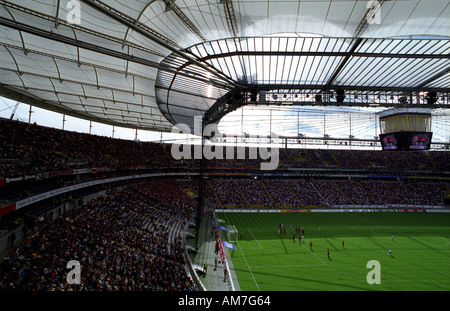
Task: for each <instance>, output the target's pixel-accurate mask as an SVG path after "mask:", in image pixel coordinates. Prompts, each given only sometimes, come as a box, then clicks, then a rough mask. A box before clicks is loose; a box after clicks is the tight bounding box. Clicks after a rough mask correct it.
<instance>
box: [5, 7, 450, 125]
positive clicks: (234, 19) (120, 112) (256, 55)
mask: <svg viewBox="0 0 450 311" xmlns="http://www.w3.org/2000/svg"><path fill="white" fill-rule="evenodd" d="M0 4H1V5H0V55H1V60H2V61H1V63H0V95H2V96H5V97H8V98H11V99H15V100H18V101H21V102H24V103H29V104H32V105H34V106H38V107H41V108H45V109H49V110H52V111H57V112H61V113H65V114H67V115H72V116H76V117H81V118H84V119H89V120H92V121H97V122H102V123H107V124H111V125H116V126H124V127H131V128H137V129H148V130H159V131H170V130H171V128H172V125H173V124H176V123H185V124H188V125H189V126H192V125H193V117H194V116H196V115H204V114H205V113H207V116H208V117H209V118H210V119H209V121H210V122H215V121H218V120H219V119H220V118H221V117H223V115H224V114H226V113H228V112H229V111H232V110H235V109H237V108H238V107H240V106H242V105H244V104H248V105H250V104H258V105H261V104H263V105H264V104H265V105H268V104H277V105H279V104H290V105H314V104H320V105H346V106H370V105H374V104H376V105H380V106H382V107H390V106H396V105H397V104H398V103H402V101H401V100H400V99H402V98H406V101H405V102H403V104H405V103H407V104H429V103H430V102H428V101H427V99H428V98H429V96H428V93H430V94H433V98H434V104H435V105H437V106H440V107H442V106H444V107H445V105H449V104H450V103H449V101H448V94H449V92H450V4H449V2H448V0H397V1H383V0H379V1H356V0H334V1H327V0H317V1H311V0H307V1H303V0H300V1H282V0H280V1H269V0H267V1H254V0H213V1H211V0H209V1H208V0H195V1H194V0H137V1H130V0H116V1H112V0H103V1H96V0H39V1H38V0H26V1H25V0H23V1H4V0H0ZM340 92H341V93H340ZM280 94H281V96H280ZM318 94H320V95H321V100H317V98H316V97H315V95H318ZM340 94H345V95H346V96H345V98H344V100H339V99H338V96H337V95H340ZM256 95H258V97H255V96H256ZM278 96H280V97H279V99H277V100H275V98H277V97H278ZM269 97H270V98H269ZM279 100H281V101H279ZM283 101H284V102H283ZM437 106H436V107H437Z"/></svg>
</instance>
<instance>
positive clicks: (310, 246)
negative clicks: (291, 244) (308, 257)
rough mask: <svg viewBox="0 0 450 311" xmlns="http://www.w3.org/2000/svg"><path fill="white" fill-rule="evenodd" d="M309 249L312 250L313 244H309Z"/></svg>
mask: <svg viewBox="0 0 450 311" xmlns="http://www.w3.org/2000/svg"><path fill="white" fill-rule="evenodd" d="M309 249H310V250H312V242H309Z"/></svg>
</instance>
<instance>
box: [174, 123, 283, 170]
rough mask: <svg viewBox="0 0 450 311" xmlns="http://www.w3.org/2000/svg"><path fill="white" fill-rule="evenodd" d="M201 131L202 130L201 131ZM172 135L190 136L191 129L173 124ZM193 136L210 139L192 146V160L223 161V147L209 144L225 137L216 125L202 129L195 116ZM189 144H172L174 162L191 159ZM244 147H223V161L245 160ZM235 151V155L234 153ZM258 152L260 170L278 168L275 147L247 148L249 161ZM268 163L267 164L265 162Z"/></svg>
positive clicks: (274, 136) (179, 124)
mask: <svg viewBox="0 0 450 311" xmlns="http://www.w3.org/2000/svg"><path fill="white" fill-rule="evenodd" d="M202 129H203V130H202ZM172 133H177V134H191V133H192V131H191V128H190V127H189V125H187V124H184V123H178V124H175V125H174V126H173V127H172ZM193 133H194V135H198V136H199V137H202V138H206V137H210V139H206V140H207V141H209V142H210V143H209V144H204V143H202V144H200V145H194V157H193V158H194V159H196V160H201V159H202V158H203V157H205V159H207V160H212V159H218V160H223V146H221V145H217V144H214V143H212V142H211V140H212V139H218V138H219V139H221V138H222V139H223V138H224V137H226V135H224V134H223V133H221V132H219V130H218V125H217V123H210V124H207V125H206V126H205V127H204V128H203V127H202V117H200V116H195V117H194V131H193ZM250 137H252V138H261V137H264V138H267V136H265V135H262V136H261V135H254V136H250ZM269 138H271V139H277V138H278V136H277V135H275V134H271V135H270V137H269ZM191 146H192V145H191V144H187V143H186V144H176V143H174V144H172V147H171V154H172V157H173V158H174V159H175V160H181V159H192V154H191ZM245 148H246V147H239V146H237V147H235V146H229V145H227V146H226V147H225V159H227V160H234V159H238V160H245V157H246V152H245ZM235 150H236V154H235V152H234V151H235ZM258 152H259V156H260V158H261V159H262V160H264V161H261V164H260V168H261V170H276V169H277V168H278V162H279V150H278V148H276V147H273V146H271V147H261V146H260V147H258V148H249V159H252V160H255V159H257V158H258V155H257V153H258ZM265 161H268V162H265Z"/></svg>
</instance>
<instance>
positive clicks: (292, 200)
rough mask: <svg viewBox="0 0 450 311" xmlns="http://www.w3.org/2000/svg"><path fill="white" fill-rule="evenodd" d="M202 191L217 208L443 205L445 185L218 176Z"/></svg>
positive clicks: (438, 183) (440, 183)
mask: <svg viewBox="0 0 450 311" xmlns="http://www.w3.org/2000/svg"><path fill="white" fill-rule="evenodd" d="M206 190H207V191H205V195H206V197H207V198H208V199H209V200H210V201H211V202H212V203H213V204H214V205H215V206H218V207H219V206H223V207H271V208H273V207H301V206H343V205H346V206H352V205H393V204H404V205H405V204H406V205H408V204H409V205H427V206H443V198H442V193H441V192H442V191H446V190H447V184H446V183H445V182H420V183H419V182H415V183H414V182H409V183H406V182H399V181H374V180H370V181H367V180H366V181H355V180H323V179H313V180H301V179H289V180H284V179H264V180H258V179H241V180H226V179H222V180H213V181H212V182H211V183H209V184H207V186H206ZM216 196H217V198H218V199H219V201H217V199H216Z"/></svg>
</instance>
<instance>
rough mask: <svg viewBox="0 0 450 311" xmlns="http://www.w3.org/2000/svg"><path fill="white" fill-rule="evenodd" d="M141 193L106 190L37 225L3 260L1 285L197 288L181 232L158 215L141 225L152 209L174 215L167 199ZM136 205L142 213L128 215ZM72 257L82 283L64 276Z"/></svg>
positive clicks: (56, 288) (22, 287)
mask: <svg viewBox="0 0 450 311" xmlns="http://www.w3.org/2000/svg"><path fill="white" fill-rule="evenodd" d="M140 195H141V193H140V192H139V189H138V188H129V189H124V190H121V191H118V192H115V193H108V194H107V195H105V196H102V197H98V198H97V199H94V200H91V201H89V202H87V203H81V204H80V205H78V206H76V207H74V208H73V209H71V210H70V211H67V212H65V213H64V214H63V215H62V217H59V218H57V219H56V220H55V221H54V222H53V223H51V224H47V225H46V226H42V225H37V226H35V228H34V229H33V233H32V235H31V236H30V237H29V238H27V239H26V241H25V243H24V244H21V245H20V246H19V247H18V248H17V249H15V250H13V251H11V252H10V253H9V254H8V255H7V256H6V257H5V260H4V261H3V262H2V263H1V264H0V271H1V274H0V289H20V290H33V291H34V290H50V291H53V290H54V291H60V290H65V291H72V290H77V291H78V290H80V291H97V290H98V291H119V290H120V291H122V290H132V291H143V290H153V291H154V290H169V291H172V290H195V287H194V285H193V282H192V280H191V279H190V277H189V276H188V275H187V273H186V270H185V268H184V264H185V262H184V256H183V254H184V252H183V245H182V239H181V236H180V235H177V236H175V237H174V238H173V239H172V240H170V239H169V231H170V229H171V228H170V226H169V225H168V222H167V221H164V220H163V219H162V218H160V217H155V219H152V220H151V222H152V226H148V225H145V226H144V225H143V224H144V223H145V220H148V219H149V218H148V216H144V215H145V214H146V213H147V212H148V211H150V210H152V209H153V210H155V209H156V210H158V212H159V213H160V214H161V215H162V214H164V215H166V216H168V217H169V218H173V217H172V216H170V215H167V211H163V210H162V209H161V206H163V205H164V204H161V205H155V204H153V205H150V204H149V203H147V202H143V201H142V197H140ZM166 208H167V207H166ZM172 209H175V207H174V206H172ZM136 211H139V216H138V217H130V213H132V212H136ZM141 213H142V214H141ZM135 216H136V215H135ZM184 220H185V219H184ZM70 260H78V261H79V262H80V264H81V284H68V282H67V281H66V277H67V273H68V270H67V269H66V264H67V262H68V261H70Z"/></svg>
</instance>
